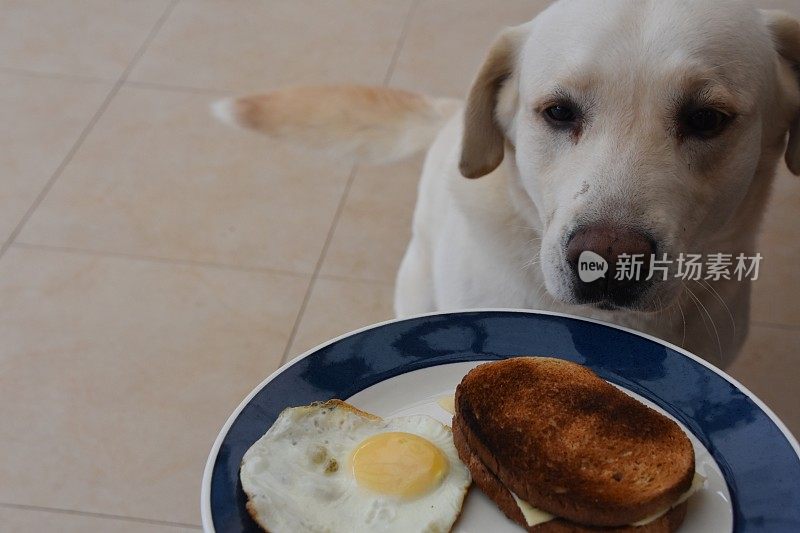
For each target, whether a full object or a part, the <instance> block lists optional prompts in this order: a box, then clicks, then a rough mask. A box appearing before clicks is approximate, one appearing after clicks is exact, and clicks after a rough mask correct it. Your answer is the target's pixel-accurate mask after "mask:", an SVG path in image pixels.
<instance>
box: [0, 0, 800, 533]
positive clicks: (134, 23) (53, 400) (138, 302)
mask: <svg viewBox="0 0 800 533" xmlns="http://www.w3.org/2000/svg"><path fill="white" fill-rule="evenodd" d="M763 3H764V4H765V5H766V4H767V2H766V1H765V2H763ZM546 4H547V2H545V1H544V0H539V1H536V0H503V1H502V2H499V3H495V2H492V3H488V2H484V1H482V0H391V1H387V0H385V1H383V2H372V1H369V0H318V1H317V0H315V1H305V2H289V1H273V2H268V1H257V0H236V1H232V0H146V1H144V0H138V1H136V2H124V1H122V0H114V1H111V0H81V1H78V0H76V1H67V0H63V1H61V0H60V1H59V2H52V1H49V0H36V1H31V0H26V1H13V0H0V13H1V14H2V16H1V17H0V119H2V121H0V124H2V125H1V126H0V165H1V166H2V168H3V169H4V170H3V172H2V180H3V181H2V187H0V244H2V247H0V301H2V302H3V305H2V306H0V442H2V448H3V453H2V454H0V480H2V482H0V530H2V531H22V532H34V531H35V532H38V531H43V530H57V531H112V532H116V531H119V532H128V531H145V532H153V533H155V532H159V533H160V532H167V531H179V530H181V529H197V528H198V525H199V512H198V491H199V483H200V477H201V473H202V468H203V463H204V459H205V456H206V453H207V451H208V449H209V447H210V445H211V443H212V441H213V439H214V437H215V435H216V433H217V431H218V429H219V427H220V426H221V425H222V423H223V422H224V421H225V418H226V416H227V414H228V413H229V412H230V411H231V410H232V409H233V408H234V407H235V406H236V405H237V404H238V402H239V401H240V399H241V398H242V397H243V396H244V395H245V394H246V393H247V392H248V391H249V390H250V389H251V388H252V387H253V386H254V385H256V384H257V383H258V382H259V381H260V380H261V379H262V378H263V377H264V376H265V375H267V374H268V373H269V372H271V371H272V370H274V369H275V368H276V367H277V366H278V365H279V364H280V362H281V361H282V360H286V359H287V358H289V357H291V356H294V355H296V354H298V353H301V352H302V351H304V350H306V349H307V348H309V347H312V346H314V345H315V344H317V343H319V342H321V341H324V340H326V339H328V338H330V337H332V336H334V335H337V334H339V333H342V332H344V331H347V330H350V329H353V328H355V327H357V326H361V325H364V324H367V323H371V322H375V321H378V320H382V319H386V318H390V317H391V314H392V311H391V301H392V281H393V277H394V272H395V270H396V268H397V264H398V261H399V259H400V257H401V254H402V252H403V248H404V246H405V243H406V241H407V239H408V236H409V219H410V216H411V212H412V209H413V204H414V198H415V194H416V191H415V187H416V181H417V176H418V173H419V169H420V159H419V158H417V159H414V160H411V161H408V162H404V163H400V164H396V165H393V166H390V167H386V168H381V169H377V168H366V167H364V168H358V169H353V168H351V167H349V166H348V165H343V164H341V163H336V162H332V161H322V160H313V159H310V158H307V157H302V156H300V155H299V154H298V153H297V152H294V151H292V150H291V149H287V148H286V147H284V146H279V145H276V144H273V143H271V142H269V141H267V140H265V139H262V138H258V137H255V136H252V135H248V134H247V133H243V132H238V131H234V130H231V129H228V128H225V127H223V126H221V125H219V124H217V123H215V122H214V121H213V120H212V119H211V118H210V117H209V116H208V113H207V109H208V104H209V103H210V102H211V101H213V100H214V99H215V98H217V97H218V96H220V95H223V94H231V93H236V92H242V91H254V90H267V89H270V88H273V87H278V86H281V85H285V84H292V83H320V82H331V81H354V82H363V83H373V84H380V83H388V84H391V85H394V86H398V87H404V88H410V89H414V90H423V91H428V92H432V93H437V94H443V95H454V96H460V95H463V93H464V90H465V88H466V86H467V84H468V83H469V80H470V77H471V76H472V73H473V71H474V69H475V68H476V66H477V65H478V63H479V61H480V58H481V57H482V55H483V53H484V51H485V48H486V46H487V44H488V43H489V42H490V41H491V39H492V36H493V34H494V33H495V32H496V31H497V30H498V29H499V28H500V27H502V26H503V25H507V24H513V23H516V22H520V21H523V20H525V19H526V18H529V17H530V16H532V15H534V14H535V13H536V12H537V11H538V10H539V9H541V8H542V7H543V6H544V5H546ZM769 4H770V5H771V6H773V7H775V6H782V7H784V8H788V9H794V10H795V12H796V13H797V14H798V15H800V7H798V4H797V3H796V2H794V0H784V1H778V0H775V1H772V2H769ZM798 207H800V180H797V179H795V178H793V177H791V176H789V175H788V172H786V171H785V170H783V169H782V170H781V175H780V178H779V181H778V185H777V194H776V195H775V197H774V199H773V202H772V205H771V207H770V211H769V213H768V215H767V221H766V224H765V228H764V239H763V246H762V252H763V254H764V255H765V257H766V259H765V264H764V266H763V270H762V280H761V281H759V282H758V283H757V284H756V292H755V295H754V302H753V328H752V334H751V337H750V340H749V341H748V344H747V347H746V349H745V353H744V356H743V357H742V358H741V359H740V360H739V361H738V362H737V363H736V364H735V365H734V367H733V369H732V372H733V373H734V375H735V376H737V377H738V378H739V379H741V380H742V381H743V382H744V383H745V384H747V385H748V386H750V387H752V389H753V390H754V391H755V392H757V393H758V394H760V395H761V396H762V398H763V399H764V400H765V401H766V402H767V403H768V404H769V405H771V406H772V407H773V408H774V409H775V410H776V411H777V412H778V413H779V414H780V415H781V416H783V417H784V419H785V420H786V422H787V423H788V425H789V426H790V427H791V428H793V430H794V431H796V432H798V431H800V401H798V397H797V392H796V383H797V382H798V378H800V371H799V370H798V368H800V366H798V364H797V362H796V361H795V351H796V350H797V348H798V346H799V345H800V297H798V296H800V287H799V286H798V279H797V273H796V272H797V270H796V269H795V265H797V264H798V263H800V240H798V238H797V231H798V229H800V222H798V220H797V218H796V213H797V211H798Z"/></svg>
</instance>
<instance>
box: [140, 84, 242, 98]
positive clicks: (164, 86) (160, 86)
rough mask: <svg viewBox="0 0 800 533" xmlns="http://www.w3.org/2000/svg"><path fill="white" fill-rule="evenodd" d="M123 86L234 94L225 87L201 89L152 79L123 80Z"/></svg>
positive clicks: (181, 91) (193, 92)
mask: <svg viewBox="0 0 800 533" xmlns="http://www.w3.org/2000/svg"><path fill="white" fill-rule="evenodd" d="M125 86H126V87H135V88H139V89H155V90H160V91H172V92H179V93H191V94H208V95H215V96H218V97H222V96H231V95H233V94H234V91H230V90H227V89H203V88H202V87H189V86H187V85H173V84H170V83H160V82H154V81H128V80H125Z"/></svg>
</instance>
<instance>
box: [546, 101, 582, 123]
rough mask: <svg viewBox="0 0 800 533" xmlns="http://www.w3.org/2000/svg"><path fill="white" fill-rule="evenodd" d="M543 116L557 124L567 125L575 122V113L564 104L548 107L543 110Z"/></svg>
mask: <svg viewBox="0 0 800 533" xmlns="http://www.w3.org/2000/svg"><path fill="white" fill-rule="evenodd" d="M544 114H545V115H546V116H547V118H549V119H550V120H551V121H553V122H555V123H557V124H569V123H571V122H575V119H576V118H577V113H575V111H574V110H573V109H572V108H571V107H569V106H568V105H564V104H558V105H554V106H550V107H548V108H547V109H545V110H544Z"/></svg>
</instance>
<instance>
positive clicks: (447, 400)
mask: <svg viewBox="0 0 800 533" xmlns="http://www.w3.org/2000/svg"><path fill="white" fill-rule="evenodd" d="M436 403H438V404H439V407H441V408H442V409H444V410H445V411H447V412H448V413H450V414H451V415H455V414H456V397H455V395H454V394H449V395H447V396H442V397H441V398H439V399H438V400H436Z"/></svg>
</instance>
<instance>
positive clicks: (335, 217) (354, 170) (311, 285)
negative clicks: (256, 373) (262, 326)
mask: <svg viewBox="0 0 800 533" xmlns="http://www.w3.org/2000/svg"><path fill="white" fill-rule="evenodd" d="M357 173H358V165H357V164H354V165H353V168H352V169H351V170H350V175H349V176H348V177H347V183H346V184H345V186H344V191H343V192H342V196H341V197H340V198H339V205H337V206H336V212H335V213H334V214H333V221H332V222H331V227H330V228H328V234H327V235H326V236H325V244H323V245H322V251H321V252H320V254H319V258H318V259H317V264H316V265H314V273H313V274H311V280H309V282H308V287H307V288H306V293H305V295H303V301H302V303H301V304H300V309H299V310H298V311H297V316H296V317H295V319H294V324H293V325H292V331H291V332H290V333H289V339H288V340H287V341H286V348H284V350H283V355H281V362H280V364H279V365H278V366H279V367H281V366H283V364H284V363H285V362H286V360H287V359H288V358H289V351H290V350H291V349H292V345H293V344H294V339H295V337H297V330H298V329H299V328H300V321H301V320H302V319H303V315H305V312H306V307H308V301H309V300H310V299H311V293H312V292H313V291H314V285H316V283H317V279H318V278H319V272H320V270H322V265H323V263H324V262H325V255H326V254H327V253H328V248H329V247H330V245H331V241H332V240H333V234H334V233H335V232H336V226H337V225H338V224H339V218H340V217H341V215H342V212H343V211H344V205H345V203H347V196H348V195H349V194H350V187H352V185H353V181H354V180H355V177H356V174H357Z"/></svg>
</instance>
